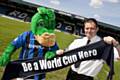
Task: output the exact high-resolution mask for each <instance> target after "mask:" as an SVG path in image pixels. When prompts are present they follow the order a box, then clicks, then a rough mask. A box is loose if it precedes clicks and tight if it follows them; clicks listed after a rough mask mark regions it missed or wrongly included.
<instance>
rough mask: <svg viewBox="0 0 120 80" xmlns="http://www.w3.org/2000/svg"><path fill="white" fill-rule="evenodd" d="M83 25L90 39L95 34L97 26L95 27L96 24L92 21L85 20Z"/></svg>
mask: <svg viewBox="0 0 120 80" xmlns="http://www.w3.org/2000/svg"><path fill="white" fill-rule="evenodd" d="M84 25H85V26H84V31H85V35H86V37H88V38H89V39H91V38H92V37H94V36H95V35H96V34H97V31H98V28H97V27H96V24H95V23H94V22H86V23H85V24H84Z"/></svg>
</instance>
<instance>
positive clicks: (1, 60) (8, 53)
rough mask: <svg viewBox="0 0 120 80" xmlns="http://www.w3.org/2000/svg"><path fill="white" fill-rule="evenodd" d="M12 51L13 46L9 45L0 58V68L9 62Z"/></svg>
mask: <svg viewBox="0 0 120 80" xmlns="http://www.w3.org/2000/svg"><path fill="white" fill-rule="evenodd" d="M14 50H15V46H13V45H12V44H11V43H10V44H9V45H8V46H7V48H6V49H5V51H4V52H3V54H2V56H1V57H0V66H5V65H6V64H7V63H8V62H9V61H10V58H11V54H12V52H13V51H14Z"/></svg>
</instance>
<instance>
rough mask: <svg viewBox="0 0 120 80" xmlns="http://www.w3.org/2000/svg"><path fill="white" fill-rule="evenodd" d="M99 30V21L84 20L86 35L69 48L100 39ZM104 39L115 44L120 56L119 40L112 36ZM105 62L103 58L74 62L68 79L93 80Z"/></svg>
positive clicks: (92, 19)
mask: <svg viewBox="0 0 120 80" xmlns="http://www.w3.org/2000/svg"><path fill="white" fill-rule="evenodd" d="M98 30H99V27H98V25H97V21H96V20H95V19H94V18H88V19H86V20H85V22H84V31H85V36H86V37H83V38H82V39H76V40H74V41H73V42H72V43H71V44H70V46H69V47H68V50H71V49H74V48H78V47H81V46H85V45H87V44H91V43H95V42H98V41H100V40H101V38H100V37H99V36H97V32H98ZM103 40H104V41H105V42H107V43H108V44H113V45H114V46H115V47H116V49H117V51H118V53H119V56H120V45H119V42H118V41H116V40H115V39H114V38H113V37H110V36H108V37H104V39H103ZM103 62H104V61H103V60H102V59H101V60H87V61H82V62H78V63H76V64H73V65H72V66H71V67H70V70H69V72H68V75H67V79H66V80H93V79H94V77H95V76H96V75H97V74H98V73H99V72H100V70H101V68H102V66H103Z"/></svg>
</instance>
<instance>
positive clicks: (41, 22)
mask: <svg viewBox="0 0 120 80" xmlns="http://www.w3.org/2000/svg"><path fill="white" fill-rule="evenodd" d="M44 25H45V24H44V21H39V22H38V24H37V26H38V27H43V26H44Z"/></svg>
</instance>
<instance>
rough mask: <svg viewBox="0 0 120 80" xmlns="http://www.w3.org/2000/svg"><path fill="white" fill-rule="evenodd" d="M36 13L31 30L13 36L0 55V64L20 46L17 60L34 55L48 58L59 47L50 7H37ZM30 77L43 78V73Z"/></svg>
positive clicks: (5, 62) (40, 79) (8, 58)
mask: <svg viewBox="0 0 120 80" xmlns="http://www.w3.org/2000/svg"><path fill="white" fill-rule="evenodd" d="M37 11H38V12H37V13H36V14H35V15H34V16H33V17H32V20H31V31H27V32H24V33H23V34H21V35H19V36H18V37H17V38H15V39H14V40H13V41H12V42H11V43H10V44H9V45H8V47H7V48H6V49H5V51H4V52H3V54H2V56H1V57H0V66H5V65H6V64H7V63H8V62H9V61H10V59H11V55H12V53H13V52H14V51H15V50H16V49H18V48H20V47H22V50H21V52H20V55H19V60H24V59H30V58H35V57H40V58H45V59H50V58H52V57H54V56H55V55H56V53H55V52H56V51H57V50H58V49H59V48H58V45H57V43H56V42H55V38H56V36H55V34H54V29H55V25H56V24H55V14H54V11H53V10H51V9H47V8H44V7H39V8H37ZM30 79H35V80H44V79H45V73H43V74H41V75H35V76H33V77H30Z"/></svg>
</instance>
